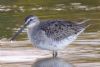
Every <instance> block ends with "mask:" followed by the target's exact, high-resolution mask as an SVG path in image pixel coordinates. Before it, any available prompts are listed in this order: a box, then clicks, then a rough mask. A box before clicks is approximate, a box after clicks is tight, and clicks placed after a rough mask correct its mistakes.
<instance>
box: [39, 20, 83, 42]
mask: <svg viewBox="0 0 100 67" xmlns="http://www.w3.org/2000/svg"><path fill="white" fill-rule="evenodd" d="M39 28H40V30H42V31H45V35H46V36H47V37H48V38H52V39H54V40H57V41H59V40H62V39H64V38H67V37H69V36H71V35H75V34H77V33H78V32H79V31H81V30H82V29H83V28H84V25H83V26H79V25H78V24H75V23H73V22H71V21H63V20H52V21H51V20H49V21H46V22H42V23H40V25H39Z"/></svg>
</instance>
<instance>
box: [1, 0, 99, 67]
mask: <svg viewBox="0 0 100 67" xmlns="http://www.w3.org/2000/svg"><path fill="white" fill-rule="evenodd" d="M28 15H36V16H38V17H39V18H40V20H48V19H49V20H50V19H64V20H71V21H80V20H84V19H91V20H90V21H89V22H88V23H89V24H91V26H90V27H88V28H87V30H85V32H84V33H83V34H82V35H80V36H79V37H78V39H77V40H76V41H75V42H73V44H72V45H71V46H69V47H67V48H66V49H64V50H62V51H59V58H49V57H51V56H52V55H51V54H52V52H48V51H43V50H40V49H34V48H32V46H31V45H28V44H29V43H26V40H27V36H26V33H25V32H26V30H25V31H23V33H22V34H21V35H20V36H19V37H18V38H17V39H16V40H18V41H16V42H15V43H14V45H12V44H11V43H10V44H9V43H8V41H7V40H8V39H9V38H10V37H11V36H12V35H13V34H14V33H15V32H16V31H17V30H18V29H19V27H20V26H21V25H22V24H23V23H24V18H25V17H26V16H28ZM19 41H23V42H21V43H19ZM2 43H3V44H2ZM25 43H26V44H25ZM12 46H13V47H12ZM0 51H1V53H0V59H1V60H0V63H1V62H3V63H1V64H0V67H14V66H15V67H74V66H75V67H100V2H99V0H80V1H77V0H54V1H51V0H48V1H46V0H44V1H43V0H27V1H24V0H17V1H16V0H13V1H10V0H0ZM6 51H8V52H7V53H6ZM11 51H15V53H14V54H13V52H11ZM16 52H17V53H16ZM19 52H22V53H19ZM24 52H25V53H24ZM6 54H7V56H6ZM16 55H17V56H16ZM15 58H16V59H15ZM5 59H6V61H5ZM14 60H15V62H14ZM20 60H21V61H20ZM5 62H6V63H5ZM47 65H48V66H47ZM50 65H51V66H50Z"/></svg>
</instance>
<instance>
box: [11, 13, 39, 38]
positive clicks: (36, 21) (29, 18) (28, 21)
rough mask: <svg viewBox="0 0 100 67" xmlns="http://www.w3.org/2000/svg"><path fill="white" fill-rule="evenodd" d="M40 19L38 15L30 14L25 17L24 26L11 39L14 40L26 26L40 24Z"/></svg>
mask: <svg viewBox="0 0 100 67" xmlns="http://www.w3.org/2000/svg"><path fill="white" fill-rule="evenodd" d="M39 22H40V21H39V19H38V17H37V16H33V15H29V16H27V17H26V18H25V23H24V24H23V25H22V27H21V28H20V29H19V30H18V31H17V32H16V33H15V34H14V36H13V37H11V39H10V40H14V39H15V38H16V37H17V36H18V35H19V34H20V33H21V32H22V31H23V30H24V28H25V27H34V26H35V25H37V24H39Z"/></svg>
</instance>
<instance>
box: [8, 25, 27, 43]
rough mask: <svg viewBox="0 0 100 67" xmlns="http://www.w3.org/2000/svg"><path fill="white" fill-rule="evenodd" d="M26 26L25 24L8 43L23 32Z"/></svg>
mask: <svg viewBox="0 0 100 67" xmlns="http://www.w3.org/2000/svg"><path fill="white" fill-rule="evenodd" d="M26 26H27V24H24V25H23V26H22V27H21V28H20V29H19V30H18V31H17V32H16V33H15V34H14V35H13V36H12V37H11V38H10V41H12V40H15V39H16V37H17V36H18V35H19V34H20V33H21V32H22V31H23V30H24V28H25V27H26Z"/></svg>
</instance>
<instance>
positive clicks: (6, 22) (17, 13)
mask: <svg viewBox="0 0 100 67" xmlns="http://www.w3.org/2000/svg"><path fill="white" fill-rule="evenodd" d="M28 15H36V16H38V17H39V18H40V19H41V20H45V19H46V20H47V19H65V20H72V21H78V20H79V19H83V20H84V19H92V21H91V22H90V23H91V24H93V25H92V26H91V27H90V28H89V29H88V30H87V31H88V32H97V31H99V30H100V19H99V17H100V1H99V0H54V1H53V0H48V1H47V0H26V1H25V0H13V1H12V0H0V39H2V38H7V39H8V38H10V37H11V36H12V34H13V33H14V32H15V31H16V30H18V28H19V27H20V25H21V24H23V23H24V18H25V17H26V16H28ZM20 38H21V39H24V35H23V36H21V37H20ZM20 38H19V39H20Z"/></svg>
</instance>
